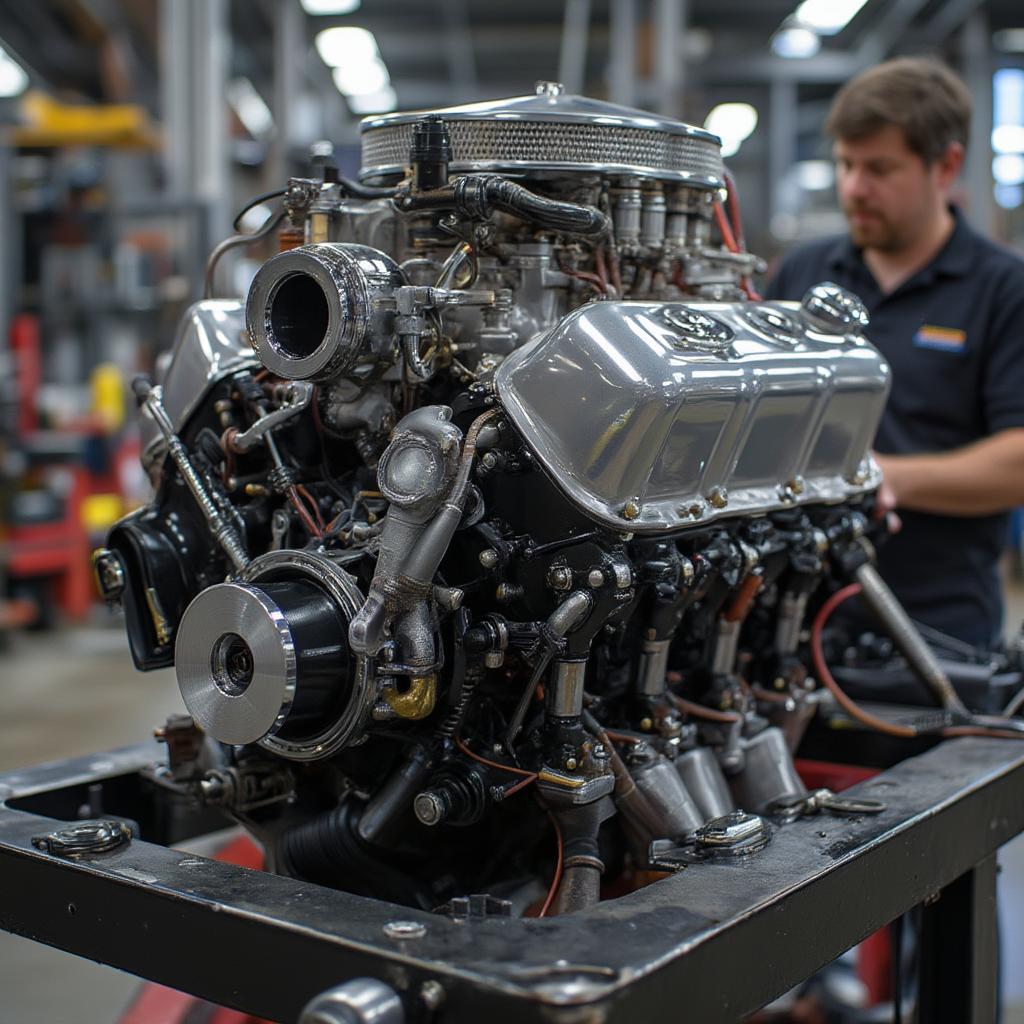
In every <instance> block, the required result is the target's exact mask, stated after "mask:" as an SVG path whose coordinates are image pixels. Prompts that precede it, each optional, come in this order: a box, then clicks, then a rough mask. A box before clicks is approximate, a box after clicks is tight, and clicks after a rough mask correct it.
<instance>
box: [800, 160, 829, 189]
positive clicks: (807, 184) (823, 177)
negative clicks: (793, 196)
mask: <svg viewBox="0 0 1024 1024" xmlns="http://www.w3.org/2000/svg"><path fill="white" fill-rule="evenodd" d="M793 176H794V178H795V179H796V183H797V185H798V186H799V187H800V188H802V189H803V190H804V191H805V192H822V191H824V190H825V189H827V188H831V187H832V186H833V184H835V180H836V169H835V167H833V166H832V164H831V162H830V161H828V160H800V161H799V162H797V163H795V164H794V165H793Z"/></svg>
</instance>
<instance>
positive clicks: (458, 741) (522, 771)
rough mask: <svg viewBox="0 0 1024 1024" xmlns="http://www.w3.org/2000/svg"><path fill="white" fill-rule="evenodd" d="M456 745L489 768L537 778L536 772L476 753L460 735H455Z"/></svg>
mask: <svg viewBox="0 0 1024 1024" xmlns="http://www.w3.org/2000/svg"><path fill="white" fill-rule="evenodd" d="M455 746H457V747H458V748H459V750H461V751H462V752H463V753H464V754H465V755H466V757H471V758H472V759H473V760H474V761H479V762H480V763H481V764H485V765H487V766H488V767H489V768H497V769H499V770H500V771H503V772H511V773H512V774H513V775H524V776H529V779H530V781H531V782H532V781H533V780H534V779H535V778H537V773H536V772H528V771H526V770H525V769H524V768H514V767H513V766H512V765H510V764H502V763H501V762H500V761H488V760H487V758H486V757H481V756H480V755H479V754H474V753H473V751H472V750H470V749H469V747H467V746H466V744H465V743H463V742H462V738H461V737H459V736H456V737H455Z"/></svg>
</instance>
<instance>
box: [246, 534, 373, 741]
mask: <svg viewBox="0 0 1024 1024" xmlns="http://www.w3.org/2000/svg"><path fill="white" fill-rule="evenodd" d="M239 578H240V579H242V580H244V581H246V582H251V583H257V582H274V581H277V580H293V579H296V578H298V579H307V580H310V581H312V582H313V583H315V584H317V585H318V586H319V587H320V588H321V589H323V590H325V591H326V592H327V593H328V594H329V595H330V596H331V599H332V600H333V601H334V603H335V605H336V606H337V607H338V608H339V609H340V610H341V612H342V614H343V615H344V616H345V617H346V618H347V619H348V620H349V621H351V620H352V618H353V617H354V616H355V614H356V612H357V611H358V610H359V608H360V606H361V605H362V603H363V594H362V592H361V591H360V589H359V585H358V584H357V583H356V581H355V579H354V578H353V577H352V576H351V575H349V573H347V572H346V571H345V570H344V569H343V568H342V567H341V566H340V565H338V564H336V563H335V562H334V561H332V559H330V558H329V557H327V556H326V555H322V554H319V553H317V552H315V551H291V550H283V551H268V552H267V553H266V554H264V555H260V557H259V558H255V559H253V561H252V562H250V563H249V565H247V566H246V568H245V571H244V572H243V573H242V574H241V576H240V577H239ZM352 658H353V665H352V669H351V672H350V674H349V679H348V682H347V684H346V685H347V686H348V687H349V690H350V693H349V699H348V701H347V703H346V704H345V707H344V709H343V710H342V712H341V714H339V715H338V717H337V719H336V720H335V721H334V722H332V723H331V724H330V725H329V726H327V728H325V729H324V731H323V732H321V733H318V734H317V735H315V736H311V737H310V738H308V739H305V738H303V739H287V738H285V737H283V736H275V735H273V734H268V735H266V736H264V737H263V738H262V739H261V740H259V745H260V746H261V747H263V748H264V749H265V750H269V751H270V752H272V753H274V754H278V755H280V756H281V757H285V758H287V759H288V760H291V761H319V760H322V759H323V758H326V757H330V756H331V755H333V754H336V753H337V752H338V751H339V750H341V749H342V748H343V747H345V746H349V745H351V744H353V743H356V742H358V741H359V739H360V737H361V736H362V734H363V727H364V726H365V725H366V723H367V721H368V720H369V717H370V712H371V710H372V709H373V702H374V698H375V697H376V691H375V688H374V666H373V662H372V660H370V659H369V658H365V657H363V656H362V655H360V654H357V653H356V652H354V651H353V652H352Z"/></svg>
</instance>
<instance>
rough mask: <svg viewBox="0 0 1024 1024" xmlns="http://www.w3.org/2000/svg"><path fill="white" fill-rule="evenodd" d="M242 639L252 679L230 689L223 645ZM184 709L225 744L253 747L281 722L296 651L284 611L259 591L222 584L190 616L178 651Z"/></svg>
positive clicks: (190, 608)
mask: <svg viewBox="0 0 1024 1024" xmlns="http://www.w3.org/2000/svg"><path fill="white" fill-rule="evenodd" d="M232 637H239V638H242V640H243V641H244V644H245V645H246V647H247V648H248V650H249V652H250V656H251V663H252V672H251V680H250V681H249V682H248V684H246V685H245V686H244V688H243V687H241V686H239V687H233V686H231V685H230V683H229V682H228V681H227V680H226V679H223V678H222V677H221V670H220V668H219V666H218V664H217V662H218V660H219V652H222V649H223V647H224V645H225V640H226V639H228V638H232ZM174 667H175V671H176V673H177V676H178V686H179V687H180V688H181V696H182V698H183V699H184V701H185V706H186V707H187V708H188V710H189V713H190V714H191V715H192V717H193V718H194V719H195V721H196V724H197V725H199V727H200V728H202V729H203V730H204V731H205V732H208V733H209V734H210V735H211V736H213V737H214V738H215V739H217V740H219V741H220V742H221V743H254V742H256V740H259V739H262V738H263V737H264V736H265V735H266V734H267V733H268V732H270V731H271V730H272V729H275V728H278V727H280V726H281V725H283V724H284V721H285V719H286V718H287V716H288V711H289V709H290V708H291V704H292V700H293V698H294V696H295V684H296V681H297V675H296V652H295V644H294V642H293V640H292V634H291V630H290V629H289V628H288V622H287V620H286V619H285V616H284V614H283V613H282V611H281V609H280V608H278V607H277V605H276V604H274V602H273V601H271V600H270V598H269V597H267V595H266V594H264V593H263V591H261V590H260V589H259V588H257V587H250V586H246V585H245V584H242V583H219V584H217V585H216V586H213V587H208V588H207V589H206V590H204V591H202V592H201V593H200V594H199V595H198V596H197V597H196V598H195V599H194V600H193V601H192V603H191V604H190V605H189V606H188V608H187V609H186V610H185V614H184V616H183V617H182V620H181V624H180V626H179V627H178V636H177V641H176V643H175V648H174Z"/></svg>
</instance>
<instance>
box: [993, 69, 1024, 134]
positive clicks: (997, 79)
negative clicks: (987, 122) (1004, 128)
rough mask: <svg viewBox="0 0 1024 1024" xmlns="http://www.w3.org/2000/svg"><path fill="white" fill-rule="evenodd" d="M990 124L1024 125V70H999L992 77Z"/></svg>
mask: <svg viewBox="0 0 1024 1024" xmlns="http://www.w3.org/2000/svg"><path fill="white" fill-rule="evenodd" d="M992 123H993V124H994V125H996V126H1000V125H1004V124H1014V125H1016V124H1024V68H1000V69H999V70H998V71H997V72H996V73H995V74H994V75H993V76H992Z"/></svg>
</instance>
